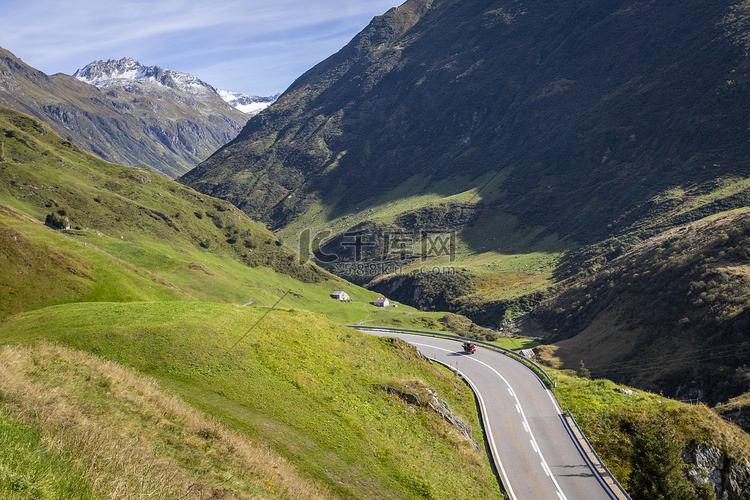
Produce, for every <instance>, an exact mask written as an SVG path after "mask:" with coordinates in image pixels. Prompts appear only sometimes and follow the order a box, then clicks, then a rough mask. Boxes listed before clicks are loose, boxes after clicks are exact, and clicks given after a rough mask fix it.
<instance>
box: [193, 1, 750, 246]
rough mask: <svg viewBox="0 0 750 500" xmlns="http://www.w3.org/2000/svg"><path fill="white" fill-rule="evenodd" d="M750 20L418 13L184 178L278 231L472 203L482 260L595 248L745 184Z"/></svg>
mask: <svg viewBox="0 0 750 500" xmlns="http://www.w3.org/2000/svg"><path fill="white" fill-rule="evenodd" d="M744 16H745V6H744V4H740V5H738V6H732V3H731V2H726V1H724V2H720V1H711V2H701V3H700V4H698V5H696V6H694V7H693V8H691V9H685V8H684V4H681V3H680V2H676V1H668V2H658V3H653V2H633V1H619V2H608V3H601V2H594V1H586V2H579V1H561V2H554V3H539V2H525V1H513V2H510V1H493V2H479V1H469V2H467V1H456V0H435V1H432V0H410V1H408V2H406V3H405V4H403V5H401V6H400V7H399V8H394V9H392V10H391V11H389V12H388V13H386V14H385V15H383V16H380V17H376V18H375V19H373V21H372V22H371V24H370V25H369V26H368V27H367V28H366V29H365V30H364V31H362V32H361V33H360V34H359V35H357V36H356V37H355V38H354V39H353V40H352V41H351V42H350V43H349V44H348V45H347V46H346V47H344V48H343V49H342V50H341V51H339V52H338V53H337V54H335V55H333V56H331V57H330V58H328V59H327V60H325V61H323V62H322V63H320V64H319V65H317V66H315V67H314V68H313V69H311V70H310V71H308V72H307V73H305V74H304V75H302V76H301V77H300V78H299V79H298V80H297V81H296V82H295V83H294V84H293V85H292V86H291V87H290V88H289V89H288V90H287V91H286V92H285V93H284V94H283V95H282V97H281V98H280V99H279V100H278V101H277V103H276V104H275V105H274V106H272V107H271V109H270V110H269V111H268V112H266V113H264V114H263V115H262V116H261V117H259V119H257V120H255V119H254V120H252V121H250V122H249V123H248V125H247V126H246V127H245V129H244V130H243V131H242V133H241V134H240V135H239V136H238V137H237V139H235V140H234V141H232V142H231V143H230V144H229V145H227V146H226V147H224V148H222V149H221V150H219V151H218V152H217V153H215V154H214V155H213V156H212V157H211V158H209V159H208V160H207V161H206V162H204V163H202V164H201V165H199V166H198V167H197V168H195V169H194V170H192V171H191V172H189V173H187V174H186V175H184V176H183V177H182V182H185V183H187V184H189V185H191V186H193V187H195V188H196V189H198V190H200V191H202V192H205V193H209V194H212V195H214V196H218V197H222V198H225V199H228V200H231V201H232V202H233V203H234V204H235V205H236V206H238V207H239V208H241V209H242V210H244V211H245V212H247V213H248V214H251V215H252V216H254V217H260V218H262V219H263V220H266V221H268V222H270V223H271V224H272V225H273V227H275V228H285V227H289V225H290V224H292V225H293V224H294V223H295V221H303V222H304V223H306V224H312V223H317V225H320V224H329V223H331V221H335V223H336V224H337V225H335V226H334V227H330V228H329V229H331V230H333V231H334V233H340V232H342V229H348V228H349V227H351V226H353V224H351V223H350V224H349V225H346V221H345V220H344V219H343V216H350V217H354V216H356V215H359V216H360V218H369V219H371V220H381V219H382V220H383V221H385V222H393V219H394V217H396V216H397V215H399V214H403V213H407V214H408V213H411V212H413V211H415V210H418V209H420V208H423V207H432V206H434V205H436V204H439V203H441V202H442V203H446V202H460V203H463V204H466V205H468V206H469V207H473V208H474V209H475V211H476V216H477V220H481V221H482V224H481V227H478V228H476V229H468V230H467V234H465V235H463V236H464V237H463V241H464V242H466V244H467V245H468V246H469V248H471V249H473V250H475V251H486V250H507V249H508V248H512V247H513V243H514V241H513V240H514V238H511V242H509V243H505V242H497V243H495V244H494V245H493V243H492V242H491V241H488V240H489V238H487V236H489V235H488V230H490V228H491V227H492V224H490V223H489V222H490V221H493V222H494V226H495V227H502V228H503V230H504V232H509V233H510V235H515V236H516V238H515V239H521V238H523V237H527V236H529V235H532V236H535V239H532V241H531V242H526V246H527V247H531V246H533V245H531V243H532V242H534V241H536V242H539V241H541V240H543V238H544V237H545V236H553V235H557V237H558V238H563V237H568V239H567V240H566V246H567V247H568V248H570V247H571V246H573V245H574V244H575V243H581V242H583V243H587V242H591V241H597V240H599V239H601V238H603V237H605V236H608V235H611V234H613V233H619V232H623V231H627V230H630V229H632V226H633V225H635V224H641V223H643V221H644V219H647V220H651V219H653V218H654V217H657V216H666V215H667V212H668V211H669V209H670V208H671V204H670V200H663V199H661V198H659V197H658V195H659V194H660V193H663V192H665V191H667V190H669V189H671V188H674V187H676V186H686V185H689V186H690V187H692V188H695V189H706V188H707V186H708V185H707V183H710V182H712V181H713V180H714V179H716V178H717V177H721V176H723V175H726V174H729V173H736V174H740V175H744V174H746V173H747V164H746V157H747V153H748V151H747V143H746V140H745V134H746V118H745V117H746V116H747V112H748V109H747V108H748V101H747V99H746V98H745V95H746V93H747V88H748V84H750V81H748V79H747V66H746V58H745V47H744V45H743V44H744V43H745V42H744V40H745V33H746V31H745V17H744ZM407 201H408V203H407ZM365 215H366V217H365ZM350 222H351V221H350ZM438 222H439V221H438ZM339 225H344V226H345V227H343V228H340V227H339ZM295 227H296V226H295ZM292 236H294V235H292ZM503 236H505V235H503Z"/></svg>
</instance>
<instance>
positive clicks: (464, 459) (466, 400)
mask: <svg viewBox="0 0 750 500" xmlns="http://www.w3.org/2000/svg"><path fill="white" fill-rule="evenodd" d="M265 312H266V309H265V308H255V307H247V308H240V307H236V306H231V305H220V304H210V303H197V302H154V303H127V304H123V303H96V304H95V303H86V304H69V305H60V306H54V307H49V308H46V309H42V310H39V311H35V312H32V313H25V314H21V315H17V316H16V317H14V318H12V319H11V320H9V321H6V322H5V324H4V325H3V329H2V330H3V333H2V335H1V337H0V341H2V342H3V343H16V342H22V343H24V344H31V345H36V343H37V342H38V341H40V340H46V341H51V342H55V343H59V344H63V345H67V346H69V347H72V348H75V349H78V350H81V351H86V352H90V353H93V354H96V355H98V356H101V357H103V358H105V359H109V360H113V361H116V362H118V363H119V364H122V365H126V366H129V367H131V368H134V369H136V370H137V371H138V372H141V373H143V374H146V375H148V376H150V377H153V378H154V379H156V380H157V381H158V383H159V385H160V386H162V387H164V388H165V389H166V390H168V391H169V392H173V393H175V394H177V395H178V396H179V397H180V398H181V399H183V400H185V401H186V402H187V403H189V404H190V405H192V406H194V407H195V408H198V409H199V410H202V411H204V412H206V413H207V414H208V415H211V416H212V418H214V419H216V420H217V421H219V422H221V423H222V424H224V425H226V426H228V427H230V428H233V429H235V430H237V431H239V432H240V433H241V434H243V435H244V436H247V438H249V439H250V441H251V442H253V443H267V445H268V446H270V447H271V449H272V450H273V452H274V453H277V454H279V455H281V456H282V457H284V460H286V461H288V462H289V463H290V464H291V465H292V466H293V467H294V468H295V469H296V470H298V471H300V474H301V475H302V476H303V478H304V479H305V481H307V482H308V483H309V484H310V485H322V487H324V488H325V489H329V490H331V494H332V495H333V496H334V497H357V498H375V497H379V498H425V497H427V498H476V497H477V496H487V495H490V496H497V495H498V491H497V483H496V481H495V479H494V476H493V475H492V473H491V471H490V470H489V466H488V464H487V462H486V459H484V458H483V457H482V455H480V454H479V453H477V452H476V451H475V450H474V449H473V448H472V446H471V444H470V442H469V441H468V440H466V438H464V437H462V436H461V435H460V434H459V433H458V432H457V431H456V430H455V429H454V428H452V427H451V426H450V425H449V424H447V423H446V422H445V421H444V420H443V419H442V417H440V416H439V415H438V414H437V413H435V412H434V411H433V410H431V409H429V407H427V406H426V405H425V406H424V407H423V406H419V405H414V404H413V403H412V406H409V405H408V404H407V403H406V402H404V401H403V400H401V399H400V398H399V397H397V396H393V395H391V394H389V393H388V392H387V391H386V387H389V386H391V387H406V386H409V387H411V388H412V389H411V390H412V391H413V392H414V394H415V395H416V396H417V397H420V398H422V397H425V396H426V394H425V391H426V389H427V388H430V389H431V390H433V391H435V392H436V393H437V394H438V396H439V397H441V398H444V399H445V400H446V401H449V404H450V405H451V408H452V409H453V410H454V411H455V412H457V413H458V414H459V415H461V417H462V418H463V419H464V420H465V421H467V422H468V423H469V424H470V426H471V427H472V428H473V432H474V433H475V437H476V438H478V440H479V441H481V429H479V427H478V422H477V417H476V413H475V409H474V400H473V397H472V395H471V393H470V392H467V390H466V388H465V387H464V386H463V384H462V383H461V382H460V381H459V380H457V379H456V378H455V377H453V376H452V375H451V374H450V373H449V372H447V373H446V372H443V371H442V370H439V369H436V368H434V367H432V366H431V365H430V364H429V363H427V362H426V361H425V360H423V359H420V358H419V357H418V356H417V355H416V352H415V351H413V350H412V349H410V348H407V347H405V346H404V345H403V344H401V343H399V342H390V341H387V340H384V339H378V338H375V337H369V336H366V335H364V334H361V333H359V332H356V331H352V330H350V329H348V328H345V327H341V326H338V325H336V324H334V323H331V322H330V321H328V320H327V319H325V318H323V317H322V316H319V315H315V314H312V313H306V312H301V311H297V310H290V309H276V310H274V311H273V312H272V313H271V314H268V315H267V316H266V317H265V319H264V320H263V321H262V322H261V323H260V324H259V325H258V326H257V327H256V328H254V329H252V330H250V331H249V333H248V330H249V328H250V326H251V325H253V324H254V323H255V322H256V321H257V320H258V319H260V318H261V316H262V315H263V314H264V313H265ZM36 349H38V347H37V348H36ZM33 354H34V351H33V350H32V351H31V352H30V354H29V355H33ZM48 356H49V355H48ZM55 357H56V356H52V359H51V361H48V362H49V363H51V365H52V366H51V368H52V367H54V362H55V361H54V359H55ZM66 357H67V356H66ZM38 363H45V362H44V361H39V362H38ZM43 366H46V365H43ZM75 366H76V364H75V363H73V362H71V361H63V367H62V368H67V370H71V369H73V370H75ZM86 370H87V369H86V368H83V371H84V372H86ZM45 371H46V370H43V371H42V373H44V372H45ZM32 375H33V373H32ZM60 376H61V377H62V375H60ZM102 378H104V379H105V380H104V382H101V380H102ZM53 380H54V378H53V379H51V380H50V381H49V382H47V383H49V384H54V381H53ZM64 380H65V379H64ZM107 380H110V381H109V382H107ZM100 382H101V383H100ZM76 383H81V382H80V381H78V382H76ZM91 383H92V384H99V386H98V387H99V388H98V390H99V391H100V393H102V394H105V393H108V392H111V393H112V394H114V395H115V396H118V393H119V387H118V385H117V381H116V379H110V377H108V376H104V375H103V374H102V375H97V374H94V375H92V382H91ZM70 384H71V387H70V389H69V390H71V391H78V390H83V388H78V387H77V386H76V385H75V383H74V381H71V382H70ZM84 388H85V386H84ZM95 388H96V387H95ZM15 390H18V389H17V388H16V389H15ZM2 391H3V393H6V392H7V393H8V394H9V397H10V401H9V404H10V405H11V406H14V403H16V401H15V399H16V397H15V396H14V394H15V392H14V389H13V387H8V388H5V387H4V388H3V389H2ZM77 397H82V395H80V394H78V395H77ZM118 397H119V396H118ZM99 399H100V400H101V403H100V404H107V405H117V404H118V402H117V401H115V402H109V401H108V400H109V398H104V397H102V396H101V395H100V396H99ZM17 404H18V405H21V406H23V401H21V402H19V403H17ZM69 404H74V403H70V402H69ZM74 406H75V404H74ZM92 406H93V405H92ZM15 411H16V412H17V413H23V411H22V408H21V409H19V408H16V409H15ZM80 411H82V412H84V415H86V414H87V412H94V411H96V406H93V407H92V408H88V407H87V405H83V408H82V409H81V410H80ZM99 411H102V410H99ZM158 422H159V419H157V420H156V421H155V422H154V424H157V423H158ZM149 427H150V426H149ZM167 430H168V429H167ZM131 432H133V433H134V436H137V435H138V434H139V432H138V427H137V426H136V428H135V429H134V430H132V431H131ZM193 432H196V431H193ZM160 439H165V440H166V441H165V443H164V446H167V447H169V446H173V447H175V451H176V452H177V453H189V452H191V451H190V450H189V449H185V450H182V448H183V446H185V447H188V446H190V445H192V446H194V447H196V446H197V447H200V446H202V445H201V444H200V443H201V441H200V440H199V439H198V437H197V436H195V435H194V436H193V441H196V440H197V442H196V443H191V441H190V440H187V438H182V439H184V440H185V441H184V444H181V443H182V440H180V441H177V442H170V440H169V436H166V437H161V438H160ZM205 439H207V440H208V441H209V444H211V443H210V441H211V440H210V438H205ZM217 446H218V443H217ZM166 451H167V452H169V448H167V449H166ZM196 451H197V450H196ZM170 453H171V452H170ZM192 453H195V451H192ZM217 453H218V450H217ZM223 453H224V454H226V452H223ZM188 458H189V457H180V456H177V457H175V460H178V461H179V460H187V459H188ZM187 465H191V464H190V463H188V464H187ZM196 465H197V464H196ZM261 465H262V464H256V465H255V467H259V466H261ZM193 467H194V468H195V470H197V471H203V470H204V468H205V472H204V475H205V474H208V475H209V476H210V475H211V474H216V471H215V470H214V468H215V467H216V466H211V465H209V464H204V465H202V466H200V467H195V466H193ZM235 473H236V472H235ZM193 474H195V471H194V472H193ZM221 476H222V475H221V474H219V475H218V476H216V477H214V478H213V479H212V481H213V484H212V485H215V486H217V487H222V488H226V487H228V486H227V485H231V484H232V481H236V480H237V479H235V478H232V479H231V480H225V479H222V478H221ZM220 480H221V482H219V481H220ZM260 483H261V484H262V482H260ZM240 484H241V483H240ZM234 488H237V486H234V487H232V489H234ZM279 496H280V497H285V496H286V495H285V494H283V493H280V495H279Z"/></svg>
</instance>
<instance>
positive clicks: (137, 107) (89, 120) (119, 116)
mask: <svg viewBox="0 0 750 500" xmlns="http://www.w3.org/2000/svg"><path fill="white" fill-rule="evenodd" d="M135 90H136V91H134V92H128V91H127V90H125V89H117V90H108V91H102V90H99V89H97V88H96V87H94V86H93V85H89V84H86V83H83V82H80V81H78V80H76V79H75V78H73V77H72V76H69V75H64V74H56V75H52V76H48V75H45V74H44V73H42V72H41V71H38V70H36V69H34V68H31V67H30V66H28V65H27V64H25V63H24V62H23V61H21V60H20V59H18V58H17V57H16V56H14V55H13V54H11V53H10V52H8V51H7V50H4V49H2V48H0V105H2V106H6V107H9V108H12V109H16V110H18V111H22V112H24V113H28V114H30V115H32V116H36V117H37V118H39V119H41V120H43V121H45V122H47V123H49V124H50V125H51V126H52V128H53V129H54V130H55V132H57V133H58V134H59V135H60V136H62V137H65V138H67V137H70V138H71V139H72V140H73V142H75V143H76V144H78V145H80V146H81V147H82V148H84V149H86V150H87V151H89V152H92V153H94V154H96V155H98V156H100V157H101V158H104V159H105V160H108V161H111V162H115V163H118V164H122V165H129V166H134V167H144V168H149V169H152V170H155V171H157V172H161V173H163V174H164V175H167V176H168V177H172V178H173V177H177V176H178V175H180V174H182V173H184V172H186V171H188V170H189V169H191V168H193V167H194V166H195V165H196V164H198V163H199V162H201V161H202V160H205V159H206V158H207V157H208V156H209V155H210V154H211V153H213V152H214V151H216V150H217V149H218V148H220V147H221V146H223V145H224V144H226V143H227V142H229V141H230V140H232V139H234V138H235V137H236V136H237V133H238V132H239V131H240V130H241V129H242V127H243V126H244V125H245V123H246V122H247V120H248V118H249V115H246V114H245V113H242V112H240V111H238V110H236V109H234V108H233V107H231V106H230V105H229V104H227V103H226V102H224V101H223V100H222V99H221V98H220V97H219V96H218V94H215V93H214V94H215V95H206V96H203V97H202V98H196V97H195V96H192V95H189V94H186V93H184V92H180V91H179V90H177V89H169V88H166V87H162V88H161V89H160V90H159V92H154V93H148V92H144V91H143V90H142V89H140V90H138V89H135Z"/></svg>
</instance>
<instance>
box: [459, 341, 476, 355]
mask: <svg viewBox="0 0 750 500" xmlns="http://www.w3.org/2000/svg"><path fill="white" fill-rule="evenodd" d="M462 345H463V348H464V352H465V353H466V354H474V353H475V352H477V346H475V345H474V344H472V343H471V342H464V343H463V344H462Z"/></svg>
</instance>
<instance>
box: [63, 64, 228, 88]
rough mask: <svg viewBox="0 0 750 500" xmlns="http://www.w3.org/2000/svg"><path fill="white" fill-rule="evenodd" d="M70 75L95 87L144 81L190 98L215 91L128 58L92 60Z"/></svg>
mask: <svg viewBox="0 0 750 500" xmlns="http://www.w3.org/2000/svg"><path fill="white" fill-rule="evenodd" d="M73 76H74V77H75V78H77V79H78V80H81V81H82V82H86V83H89V84H91V85H94V86H96V87H98V88H104V87H112V86H117V85H123V84H128V83H133V82H141V83H147V82H148V83H154V84H156V85H161V86H165V87H170V88H173V89H175V90H180V91H183V92H187V93H190V94H194V95H200V94H205V93H208V92H216V89H214V88H213V87H212V86H211V85H209V84H207V83H205V82H203V81H202V80H200V79H198V78H197V77H195V76H193V75H190V74H188V73H181V72H179V71H173V70H171V69H163V68H160V67H159V66H144V65H143V64H141V63H139V62H138V61H136V60H135V59H133V58H131V57H127V58H126V57H124V58H122V59H120V60H118V61H116V60H114V59H110V60H108V61H106V62H105V61H95V62H92V63H89V64H87V65H86V66H85V67H84V68H83V69H79V70H77V71H76V72H75V73H74V74H73Z"/></svg>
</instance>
